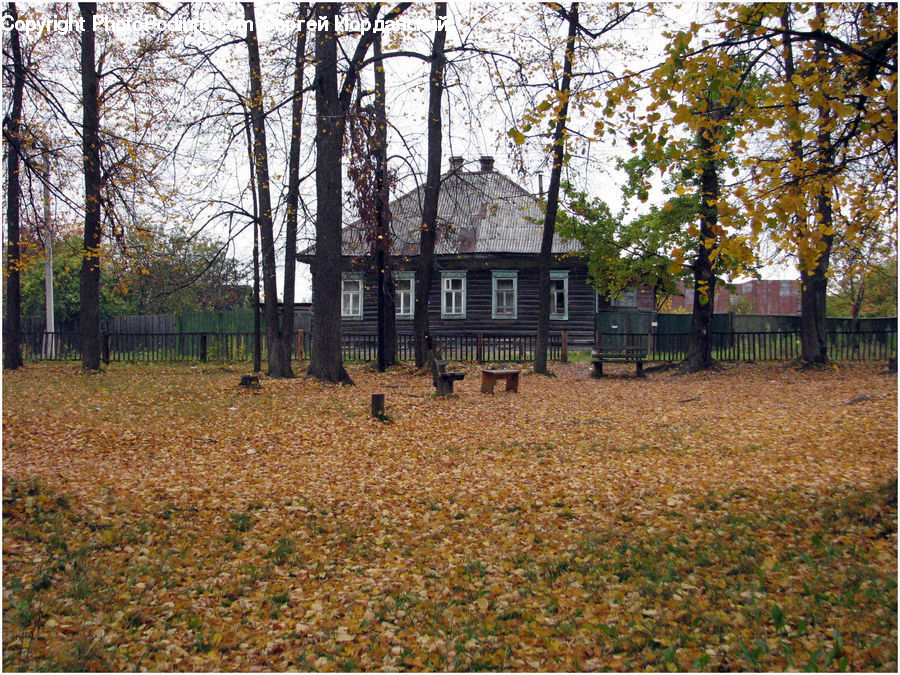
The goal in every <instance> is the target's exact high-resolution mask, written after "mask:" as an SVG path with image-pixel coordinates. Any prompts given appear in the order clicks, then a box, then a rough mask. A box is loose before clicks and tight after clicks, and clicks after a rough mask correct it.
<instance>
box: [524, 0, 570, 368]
mask: <svg viewBox="0 0 900 675" xmlns="http://www.w3.org/2000/svg"><path fill="white" fill-rule="evenodd" d="M568 19H569V35H568V38H567V39H566V53H565V58H564V60H563V74H562V82H561V84H560V88H559V90H558V92H559V94H560V96H562V102H561V103H562V105H561V106H560V109H559V112H558V113H557V115H556V126H555V128H554V130H553V166H552V167H551V169H550V186H549V188H548V189H547V210H546V211H545V212H544V231H543V235H542V236H541V252H540V259H539V261H538V323H537V340H536V341H535V348H534V372H535V373H539V374H541V375H547V374H548V371H547V348H548V345H549V343H550V263H551V261H552V258H553V234H554V232H555V230H556V214H557V211H558V210H559V185H560V181H561V179H562V167H563V162H564V161H565V151H566V139H565V136H566V123H567V121H568V117H569V89H570V88H571V81H572V64H573V61H574V60H575V41H576V38H577V36H578V3H577V2H573V3H572V7H571V9H570V10H569V16H568Z"/></svg>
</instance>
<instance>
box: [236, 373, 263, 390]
mask: <svg viewBox="0 0 900 675" xmlns="http://www.w3.org/2000/svg"><path fill="white" fill-rule="evenodd" d="M240 386H242V387H247V389H262V385H261V384H260V383H259V375H241V384H240Z"/></svg>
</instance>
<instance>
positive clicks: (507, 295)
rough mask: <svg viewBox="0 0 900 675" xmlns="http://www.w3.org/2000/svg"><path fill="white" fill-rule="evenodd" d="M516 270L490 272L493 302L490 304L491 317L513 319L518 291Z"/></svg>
mask: <svg viewBox="0 0 900 675" xmlns="http://www.w3.org/2000/svg"><path fill="white" fill-rule="evenodd" d="M518 274H519V273H518V272H501V271H497V270H495V271H493V272H491V277H492V280H493V284H492V292H493V303H492V305H491V318H494V319H515V318H516V300H517V297H516V296H517V291H518V288H517V286H518Z"/></svg>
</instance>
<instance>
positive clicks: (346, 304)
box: [341, 274, 363, 319]
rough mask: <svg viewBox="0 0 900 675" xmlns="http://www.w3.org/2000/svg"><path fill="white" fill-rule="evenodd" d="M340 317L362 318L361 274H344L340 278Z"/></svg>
mask: <svg viewBox="0 0 900 675" xmlns="http://www.w3.org/2000/svg"><path fill="white" fill-rule="evenodd" d="M341 317H343V318H344V319H362V317H363V280H362V275H361V274H346V275H344V278H343V279H341Z"/></svg>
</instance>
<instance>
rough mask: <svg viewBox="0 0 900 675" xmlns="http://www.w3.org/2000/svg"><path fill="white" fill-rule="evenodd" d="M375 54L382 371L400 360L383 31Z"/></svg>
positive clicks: (380, 357)
mask: <svg viewBox="0 0 900 675" xmlns="http://www.w3.org/2000/svg"><path fill="white" fill-rule="evenodd" d="M373 55H374V57H375V64H374V67H375V124H376V129H375V161H376V169H375V190H376V195H375V212H376V215H375V217H376V220H377V222H376V227H377V228H378V238H377V239H376V243H377V245H378V255H377V256H376V258H377V260H376V267H377V268H378V270H377V273H378V371H379V372H384V370H385V368H387V367H388V366H393V365H396V363H397V328H396V320H395V300H394V281H393V279H392V277H391V261H392V259H391V241H392V238H391V208H390V182H389V180H388V164H387V145H388V140H387V111H386V109H385V103H386V100H387V85H386V83H385V77H384V64H383V63H382V62H381V58H382V53H381V33H378V35H377V36H376V38H375V42H374V43H373Z"/></svg>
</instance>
